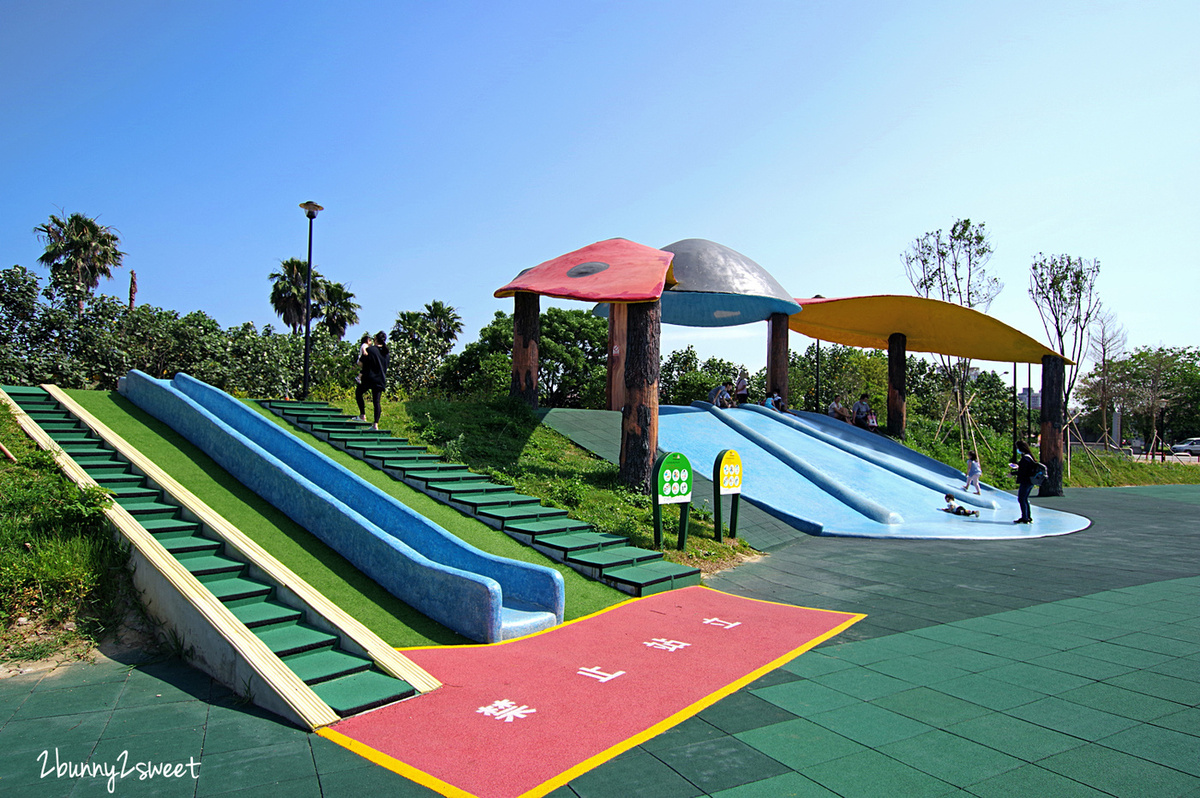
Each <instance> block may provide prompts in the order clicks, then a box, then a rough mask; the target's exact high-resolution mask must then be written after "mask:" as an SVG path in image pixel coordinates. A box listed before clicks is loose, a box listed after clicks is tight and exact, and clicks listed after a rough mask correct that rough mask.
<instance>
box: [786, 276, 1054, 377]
mask: <svg viewBox="0 0 1200 798" xmlns="http://www.w3.org/2000/svg"><path fill="white" fill-rule="evenodd" d="M796 303H797V304H798V305H800V307H801V309H802V312H800V313H794V314H792V315H791V317H789V318H788V328H789V329H791V330H792V332H798V333H802V334H804V335H807V336H809V337H810V338H817V339H820V340H822V341H833V342H834V343H838V344H843V345H844V346H859V347H866V348H868V349H887V348H888V338H889V336H891V335H892V334H893V333H903V334H904V336H905V339H906V340H905V344H904V347H905V350H906V351H909V352H936V353H939V354H943V355H950V356H952V357H969V358H974V359H978V360H992V361H997V362H1003V363H1012V362H1017V363H1040V362H1042V358H1043V357H1044V356H1046V355H1054V356H1057V357H1062V355H1060V354H1059V353H1058V352H1055V351H1054V350H1053V349H1051V348H1049V347H1048V346H1046V345H1045V344H1042V343H1040V342H1039V341H1037V340H1036V339H1035V338H1031V337H1030V336H1028V335H1026V334H1025V333H1023V332H1021V331H1020V330H1018V329H1016V328H1015V327H1010V326H1008V325H1007V324H1005V323H1004V322H1002V321H999V320H997V319H994V318H992V317H991V316H988V315H987V314H986V313H980V312H979V311H978V310H973V309H971V308H967V307H963V306H962V305H956V304H954V303H953V302H943V301H941V300H938V299H926V298H925V297H919V296H897V295H893V294H880V295H877V296H855V297H841V298H823V297H822V298H814V299H797V300H796ZM1064 362H1065V363H1067V364H1068V365H1070V364H1071V363H1072V361H1070V360H1067V359H1065V358H1064Z"/></svg>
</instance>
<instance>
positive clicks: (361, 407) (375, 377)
mask: <svg viewBox="0 0 1200 798" xmlns="http://www.w3.org/2000/svg"><path fill="white" fill-rule="evenodd" d="M360 361H361V363H362V379H361V380H360V382H359V383H358V387H357V388H355V391H354V398H355V400H357V402H358V417H359V418H360V419H363V420H364V421H365V420H366V415H367V408H366V403H365V402H364V401H363V398H364V397H365V396H366V393H367V391H370V392H371V403H372V405H373V406H374V409H375V417H374V422H373V423H372V424H371V429H375V430H377V429H379V415H380V413H381V412H382V408H381V407H380V399H382V398H383V389H384V388H385V387H387V367H388V346H387V333H385V332H382V331H380V332H378V333H376V334H375V340H374V342H372V343H371V345H370V346H368V347H367V351H366V352H365V353H364V354H363V355H362V357H361V358H360Z"/></svg>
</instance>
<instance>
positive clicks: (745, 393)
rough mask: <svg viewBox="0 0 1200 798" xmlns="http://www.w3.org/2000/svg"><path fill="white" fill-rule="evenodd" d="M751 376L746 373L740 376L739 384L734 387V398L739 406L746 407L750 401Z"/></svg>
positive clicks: (743, 372)
mask: <svg viewBox="0 0 1200 798" xmlns="http://www.w3.org/2000/svg"><path fill="white" fill-rule="evenodd" d="M748 377H749V375H748V374H746V372H745V371H742V372H741V373H740V374H738V378H737V382H736V383H735V384H734V386H733V398H734V399H735V400H737V403H738V404H739V405H744V404H746V403H747V402H749V401H750V380H749V379H748Z"/></svg>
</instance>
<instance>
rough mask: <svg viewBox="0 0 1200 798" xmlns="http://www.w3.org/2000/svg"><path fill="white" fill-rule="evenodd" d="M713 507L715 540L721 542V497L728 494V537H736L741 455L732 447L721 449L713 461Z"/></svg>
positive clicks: (740, 483)
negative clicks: (730, 496) (729, 496)
mask: <svg viewBox="0 0 1200 798" xmlns="http://www.w3.org/2000/svg"><path fill="white" fill-rule="evenodd" d="M712 483H713V507H714V509H715V516H714V517H715V521H716V524H715V527H714V531H715V533H716V539H717V542H718V543H720V542H721V535H722V529H721V527H722V524H721V497H722V496H724V495H726V494H729V495H732V496H733V499H732V500H731V501H730V503H729V537H731V538H736V537H737V517H738V499H739V498H740V497H741V493H742V457H741V455H739V454H738V453H737V452H736V451H735V450H733V449H723V450H722V451H720V452H718V453H717V459H716V460H714V461H713V478H712Z"/></svg>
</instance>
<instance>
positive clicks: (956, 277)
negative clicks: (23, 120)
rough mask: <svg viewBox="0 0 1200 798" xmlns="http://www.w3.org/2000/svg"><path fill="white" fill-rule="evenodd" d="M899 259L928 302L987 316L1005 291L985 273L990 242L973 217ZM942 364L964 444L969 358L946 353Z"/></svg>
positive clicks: (932, 236)
mask: <svg viewBox="0 0 1200 798" xmlns="http://www.w3.org/2000/svg"><path fill="white" fill-rule="evenodd" d="M901 257H902V258H903V259H904V271H905V273H906V274H907V275H908V281H909V282H910V283H911V284H912V287H913V289H914V290H915V291H916V292H917V293H918V294H919V295H921V296H923V297H925V298H926V299H940V300H942V301H943V302H952V303H954V304H956V305H962V306H963V307H968V308H978V309H980V310H982V311H984V312H985V313H986V312H987V309H988V308H989V307H990V306H991V304H992V300H994V299H995V298H996V296H997V295H998V294H999V293H1000V292H1001V291H1002V290H1003V289H1004V283H1002V282H1000V280H999V279H997V278H996V277H993V276H991V275H990V274H988V272H987V268H986V266H987V263H988V261H990V260H991V259H992V243H991V241H990V240H989V238H988V232H987V227H986V225H984V223H983V222H980V223H979V224H972V222H971V220H970V219H959V220H957V221H956V222H955V223H954V224H953V225H951V227H950V235H949V236H946V235H944V234H943V232H942V231H941V230H936V231H934V232H932V233H926V234H925V235H923V236H921V237H920V238H918V239H916V240H914V241H913V242H912V244H911V245H909V248H908V250H907V251H905V252H903V253H901ZM938 360H939V361H940V363H941V366H942V370H943V372H944V373H945V375H946V377H947V379H948V381H949V382H950V384H951V386H952V390H953V394H954V401H955V404H956V405H957V412H958V426H959V431H960V433H961V436H962V438H961V439H962V440H963V441H965V440H966V437H967V416H968V410H967V408H968V406H969V400H968V398H967V389H968V387H969V385H970V382H971V360H970V359H969V358H961V357H960V358H953V357H949V356H946V355H938ZM947 409H948V407H947Z"/></svg>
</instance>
